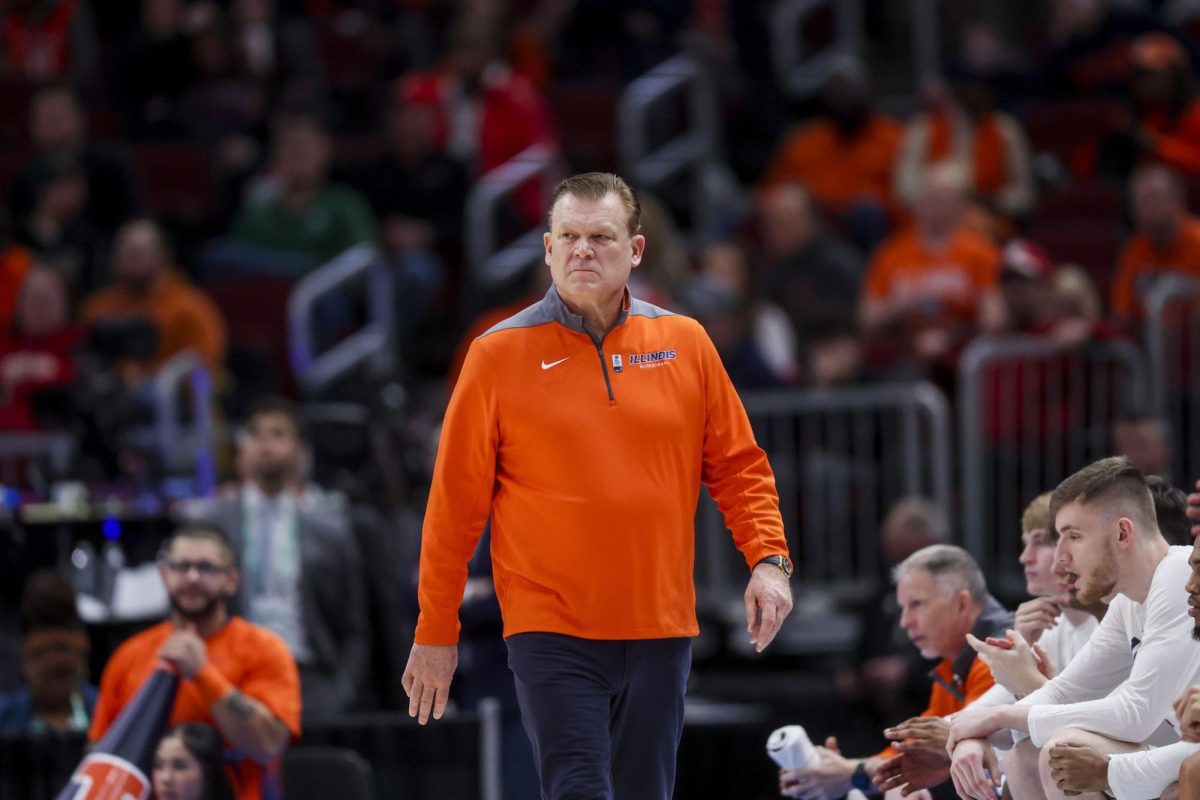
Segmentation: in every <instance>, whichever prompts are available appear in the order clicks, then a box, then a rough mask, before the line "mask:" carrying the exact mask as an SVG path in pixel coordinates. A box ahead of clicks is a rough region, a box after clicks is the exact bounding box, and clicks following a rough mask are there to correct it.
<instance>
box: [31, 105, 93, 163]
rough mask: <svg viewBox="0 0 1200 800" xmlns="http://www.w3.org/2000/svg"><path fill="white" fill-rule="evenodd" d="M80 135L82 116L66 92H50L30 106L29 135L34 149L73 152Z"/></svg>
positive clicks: (80, 141)
mask: <svg viewBox="0 0 1200 800" xmlns="http://www.w3.org/2000/svg"><path fill="white" fill-rule="evenodd" d="M83 135H84V134H83V114H82V112H81V111H80V109H79V106H77V105H76V104H75V100H74V98H72V97H71V95H70V94H69V93H67V92H62V91H57V92H51V93H48V94H46V95H44V96H42V97H40V98H38V99H37V101H36V102H34V103H33V106H32V108H31V109H30V120H29V136H30V138H31V139H32V140H33V145H34V147H36V148H37V149H38V150H40V151H42V152H57V151H62V150H75V149H76V148H78V147H79V146H80V144H81V143H82V142H83Z"/></svg>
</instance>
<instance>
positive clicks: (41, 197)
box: [13, 164, 106, 301]
mask: <svg viewBox="0 0 1200 800" xmlns="http://www.w3.org/2000/svg"><path fill="white" fill-rule="evenodd" d="M37 180H38V182H37V184H36V186H34V198H35V199H34V205H33V208H32V209H31V210H30V212H29V216H28V217H26V218H25V219H24V220H22V221H21V222H19V223H18V224H17V225H16V227H15V229H14V230H13V239H14V240H15V241H16V242H18V243H20V244H23V245H25V246H26V247H28V248H29V250H30V251H31V252H32V253H33V254H34V256H35V257H36V258H37V259H38V260H39V261H41V262H42V263H43V264H47V265H49V266H52V267H54V269H55V270H57V271H58V272H59V274H61V275H62V276H63V278H65V279H66V282H67V287H68V290H69V294H70V297H71V298H72V299H73V300H75V301H78V300H79V299H80V298H82V297H83V296H84V295H86V294H88V293H90V292H94V291H95V290H96V289H99V288H100V286H101V285H102V284H103V283H104V280H103V279H102V277H101V260H102V258H103V255H104V248H105V245H106V242H105V241H104V237H103V234H102V233H101V232H100V231H99V230H97V229H96V228H95V227H94V226H93V225H92V223H91V222H90V221H89V220H88V218H87V216H86V210H87V208H86V207H87V198H88V186H87V179H86V176H85V175H84V174H83V173H82V172H81V171H80V169H79V167H78V165H75V164H64V165H61V166H58V165H48V166H47V169H46V170H45V171H44V172H43V173H42V174H41V175H39V176H38V179H37Z"/></svg>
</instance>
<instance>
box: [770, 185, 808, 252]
mask: <svg viewBox="0 0 1200 800" xmlns="http://www.w3.org/2000/svg"><path fill="white" fill-rule="evenodd" d="M759 228H760V232H761V234H762V244H763V253H764V255H766V257H767V259H768V260H769V261H782V260H783V259H786V258H788V257H790V256H792V255H794V254H796V253H798V252H799V251H801V250H803V249H804V248H805V247H807V246H808V245H809V243H811V242H812V240H813V239H814V238H816V236H817V233H818V229H817V220H816V217H815V215H814V213H813V207H812V201H811V200H810V199H809V197H808V196H807V195H806V194H805V192H804V190H803V189H800V188H799V187H797V186H787V185H784V186H777V187H775V188H774V189H771V190H770V191H769V192H767V194H766V196H765V197H763V200H762V203H761V204H760V206H759Z"/></svg>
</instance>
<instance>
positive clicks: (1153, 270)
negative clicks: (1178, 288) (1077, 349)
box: [1111, 165, 1200, 322]
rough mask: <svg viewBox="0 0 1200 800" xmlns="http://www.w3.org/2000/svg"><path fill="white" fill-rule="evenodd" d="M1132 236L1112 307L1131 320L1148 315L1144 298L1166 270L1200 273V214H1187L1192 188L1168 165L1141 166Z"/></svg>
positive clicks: (1132, 195) (1132, 193) (1133, 191)
mask: <svg viewBox="0 0 1200 800" xmlns="http://www.w3.org/2000/svg"><path fill="white" fill-rule="evenodd" d="M1129 204H1130V211H1131V213H1132V216H1133V227H1134V231H1133V235H1132V236H1130V237H1129V239H1128V241H1126V242H1125V245H1124V247H1122V248H1121V254H1120V256H1119V257H1118V258H1117V274H1116V277H1115V278H1114V279H1113V285H1112V297H1111V303H1112V310H1113V313H1114V314H1116V315H1117V316H1118V317H1121V318H1122V319H1123V320H1125V321H1126V322H1134V321H1137V320H1140V319H1141V318H1142V317H1143V316H1144V315H1145V306H1144V302H1145V297H1146V293H1147V292H1148V291H1149V290H1150V288H1151V286H1153V285H1154V283H1155V281H1157V280H1158V279H1159V278H1160V277H1162V276H1163V275H1167V274H1172V273H1175V274H1183V275H1191V276H1193V277H1197V276H1200V219H1197V218H1196V217H1195V216H1193V215H1191V214H1189V213H1188V209H1187V189H1186V187H1185V186H1184V185H1183V181H1182V179H1181V178H1180V177H1179V175H1178V174H1177V173H1176V172H1174V171H1172V170H1170V169H1169V168H1167V167H1163V166H1158V165H1148V166H1144V167H1140V168H1138V169H1137V170H1136V171H1135V172H1134V173H1133V175H1132V176H1131V177H1130V179H1129Z"/></svg>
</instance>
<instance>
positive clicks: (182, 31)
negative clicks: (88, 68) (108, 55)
mask: <svg viewBox="0 0 1200 800" xmlns="http://www.w3.org/2000/svg"><path fill="white" fill-rule="evenodd" d="M186 6H187V4H186V3H185V2H184V0H142V2H141V13H140V16H139V24H138V26H137V29H136V30H134V31H133V32H132V33H130V34H128V35H127V36H126V37H125V38H124V40H123V41H121V42H120V43H119V44H117V45H116V46H115V47H114V48H113V51H114V52H113V62H114V63H113V69H112V71H111V72H112V78H111V79H110V85H109V87H108V91H109V94H110V96H112V97H113V99H114V102H115V103H116V105H117V106H119V107H120V109H121V110H122V112H123V113H124V116H125V118H126V120H127V122H128V127H129V129H130V130H131V131H133V132H135V133H136V134H140V135H143V136H145V135H152V136H162V135H178V134H179V133H180V132H181V131H180V121H179V118H178V104H179V100H180V98H182V97H183V95H184V93H185V92H186V91H187V89H188V86H189V85H190V84H191V82H192V79H193V77H194V67H193V64H192V58H191V53H190V52H189V47H188V35H187V19H186V13H185V12H186V11H187V7H186Z"/></svg>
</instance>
